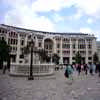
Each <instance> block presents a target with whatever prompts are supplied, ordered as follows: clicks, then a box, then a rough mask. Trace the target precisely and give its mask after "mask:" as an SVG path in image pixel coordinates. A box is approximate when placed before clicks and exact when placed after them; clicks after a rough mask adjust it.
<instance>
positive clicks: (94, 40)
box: [92, 38, 97, 62]
mask: <svg viewBox="0 0 100 100" xmlns="http://www.w3.org/2000/svg"><path fill="white" fill-rule="evenodd" d="M95 52H97V46H96V39H95V38H94V39H93V40H92V62H93V55H94V53H95Z"/></svg>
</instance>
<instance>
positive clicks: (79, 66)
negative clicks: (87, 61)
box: [77, 64, 81, 75]
mask: <svg viewBox="0 0 100 100" xmlns="http://www.w3.org/2000/svg"><path fill="white" fill-rule="evenodd" d="M77 71H78V75H80V73H81V64H78V66H77Z"/></svg>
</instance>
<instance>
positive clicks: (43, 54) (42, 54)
mask: <svg viewBox="0 0 100 100" xmlns="http://www.w3.org/2000/svg"><path fill="white" fill-rule="evenodd" d="M38 53H39V56H40V58H41V60H42V61H47V60H48V59H49V57H48V54H47V52H46V51H45V49H39V50H38Z"/></svg>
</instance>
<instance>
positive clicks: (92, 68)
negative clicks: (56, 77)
mask: <svg viewBox="0 0 100 100" xmlns="http://www.w3.org/2000/svg"><path fill="white" fill-rule="evenodd" d="M65 66H66V68H65V72H64V75H65V77H66V78H70V79H72V80H73V72H74V71H77V73H78V75H81V73H84V74H85V75H88V74H89V73H90V75H92V76H93V75H94V74H95V73H98V76H99V77H100V63H98V64H94V63H90V64H73V65H70V64H66V65H65Z"/></svg>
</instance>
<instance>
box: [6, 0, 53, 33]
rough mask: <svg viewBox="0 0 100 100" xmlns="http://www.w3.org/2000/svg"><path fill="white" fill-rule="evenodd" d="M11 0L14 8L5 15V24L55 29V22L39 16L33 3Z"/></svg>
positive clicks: (46, 29) (23, 0) (47, 29)
mask: <svg viewBox="0 0 100 100" xmlns="http://www.w3.org/2000/svg"><path fill="white" fill-rule="evenodd" d="M11 1H12V2H11ZM11 1H10V0H7V2H8V3H9V5H10V6H11V7H12V8H13V9H12V10H9V11H8V12H7V13H6V15H5V17H4V23H5V24H10V25H14V26H19V27H23V28H30V29H35V30H42V31H55V24H54V23H53V22H52V21H51V20H50V19H49V18H47V17H45V16H39V15H37V13H36V12H34V11H32V7H31V4H29V2H27V0H20V1H18V0H15V1H14V0H11ZM14 2H15V5H14Z"/></svg>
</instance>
